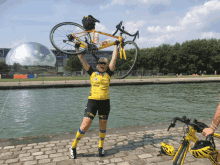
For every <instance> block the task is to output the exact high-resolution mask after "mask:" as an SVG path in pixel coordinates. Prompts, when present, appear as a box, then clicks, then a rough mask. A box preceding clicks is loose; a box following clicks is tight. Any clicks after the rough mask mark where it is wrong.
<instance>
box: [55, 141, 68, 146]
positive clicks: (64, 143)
mask: <svg viewBox="0 0 220 165" xmlns="http://www.w3.org/2000/svg"><path fill="white" fill-rule="evenodd" d="M56 145H57V146H64V145H67V142H62V143H57V144H56Z"/></svg>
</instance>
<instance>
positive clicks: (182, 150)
mask: <svg viewBox="0 0 220 165" xmlns="http://www.w3.org/2000/svg"><path fill="white" fill-rule="evenodd" d="M195 132H197V131H196V130H194V128H193V127H190V128H189V132H188V134H187V135H186V136H185V137H184V138H183V140H182V143H181V145H180V147H179V149H178V151H177V152H176V154H175V156H174V158H173V165H177V162H178V160H179V159H180V161H179V162H180V165H183V162H184V160H185V158H186V154H187V152H188V150H189V146H190V141H193V142H194V143H196V142H197V141H198V138H197V137H196V135H195ZM213 136H214V137H217V138H220V135H219V134H216V133H214V135H213ZM216 152H217V153H218V151H217V150H216V151H215V153H216ZM180 156H181V157H180ZM209 160H210V161H211V162H212V163H213V164H214V165H219V163H218V162H217V161H216V160H215V159H214V157H213V156H211V157H210V158H209ZM178 165H179V164H178Z"/></svg>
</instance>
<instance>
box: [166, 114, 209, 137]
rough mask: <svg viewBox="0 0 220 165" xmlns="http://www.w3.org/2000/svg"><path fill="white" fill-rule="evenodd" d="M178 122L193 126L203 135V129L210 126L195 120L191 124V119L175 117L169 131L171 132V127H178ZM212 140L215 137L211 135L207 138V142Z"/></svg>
mask: <svg viewBox="0 0 220 165" xmlns="http://www.w3.org/2000/svg"><path fill="white" fill-rule="evenodd" d="M177 120H178V121H181V122H182V123H185V124H186V125H189V126H192V127H193V128H194V129H195V130H196V131H197V132H198V133H202V131H203V129H205V128H208V126H207V125H206V124H205V123H202V122H198V121H197V120H196V119H194V120H193V122H191V120H190V119H188V118H186V116H183V117H182V118H179V117H174V118H173V120H172V122H171V124H170V126H169V127H168V129H167V131H169V129H170V128H171V127H175V126H176V121H177ZM212 138H213V135H209V136H207V137H206V140H208V141H210V140H211V139H212Z"/></svg>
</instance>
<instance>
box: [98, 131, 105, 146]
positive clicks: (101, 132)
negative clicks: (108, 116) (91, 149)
mask: <svg viewBox="0 0 220 165" xmlns="http://www.w3.org/2000/svg"><path fill="white" fill-rule="evenodd" d="M105 135H106V130H101V129H100V131H99V138H100V139H99V147H103V143H104V140H105Z"/></svg>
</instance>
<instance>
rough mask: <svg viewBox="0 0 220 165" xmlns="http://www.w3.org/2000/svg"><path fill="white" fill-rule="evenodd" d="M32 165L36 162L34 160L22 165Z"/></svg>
mask: <svg viewBox="0 0 220 165" xmlns="http://www.w3.org/2000/svg"><path fill="white" fill-rule="evenodd" d="M33 164H37V161H36V160H34V161H27V162H24V165H33Z"/></svg>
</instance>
